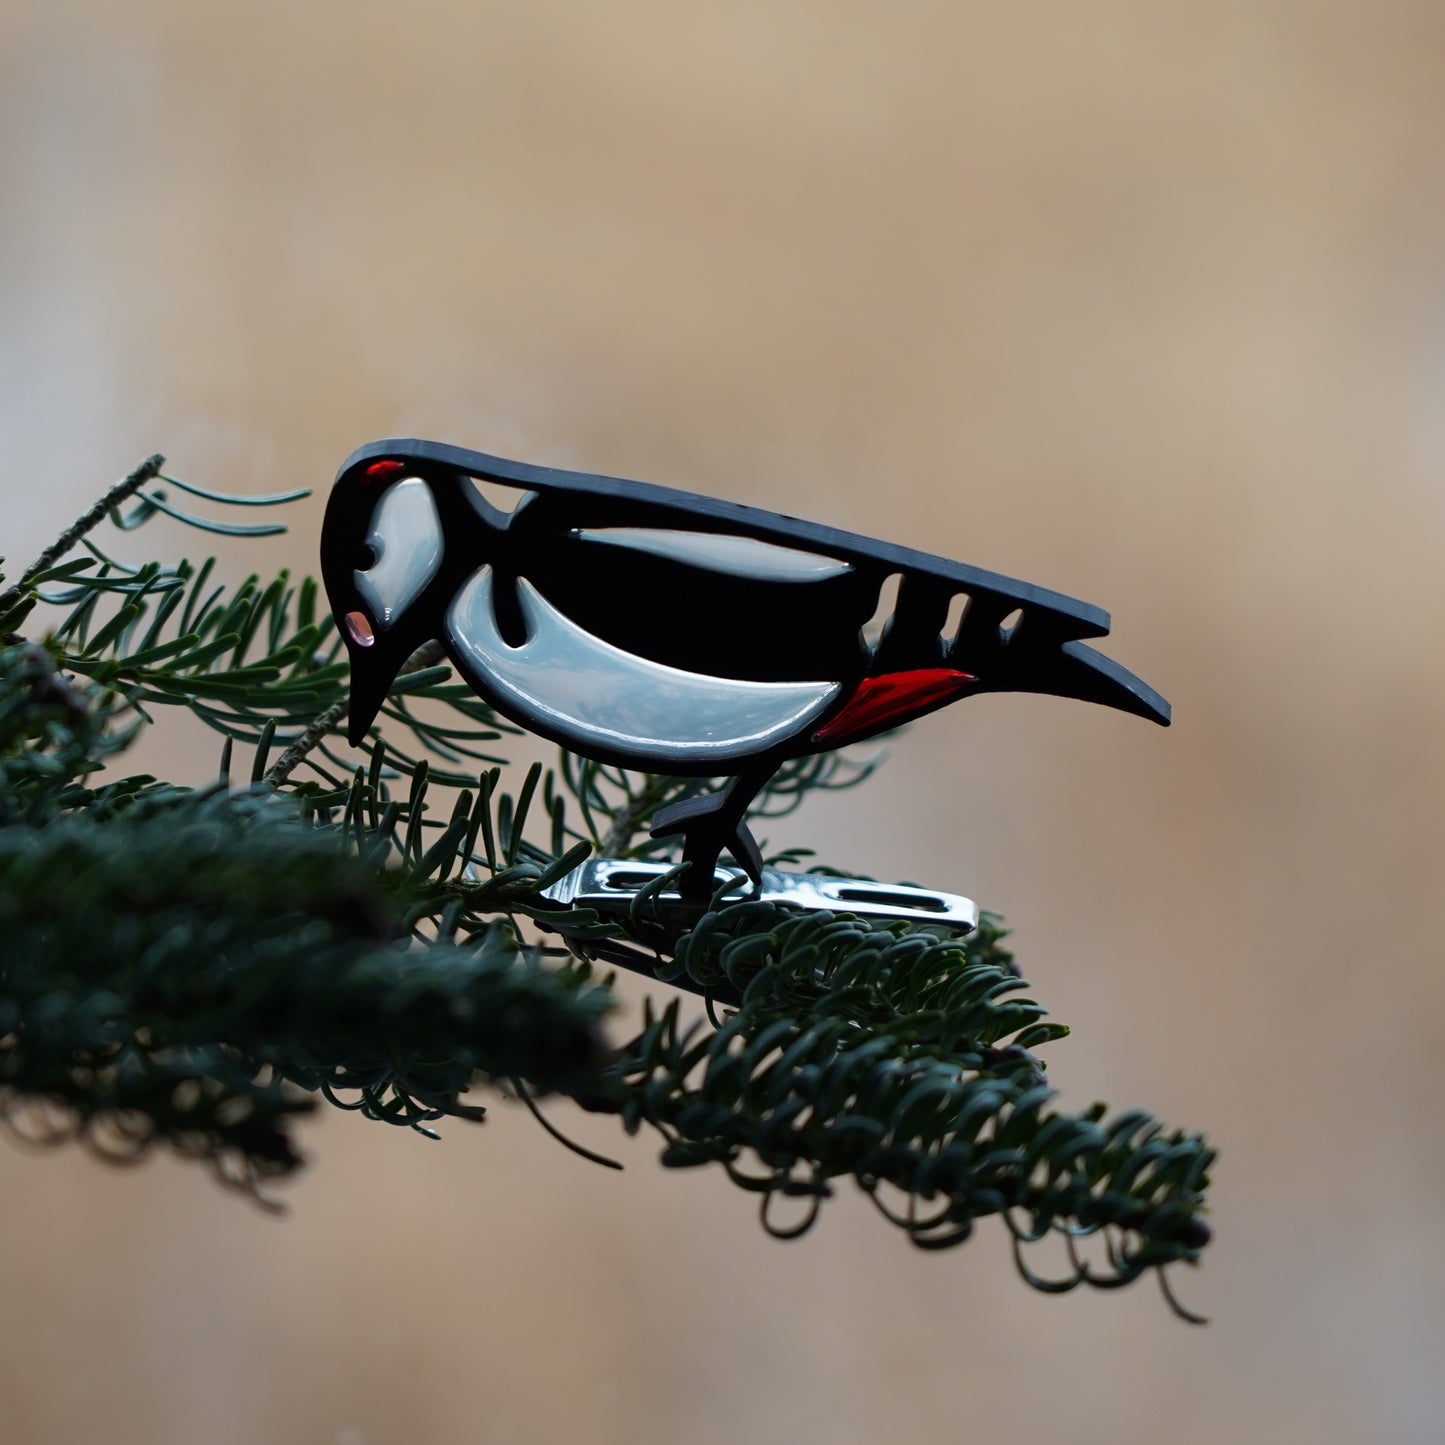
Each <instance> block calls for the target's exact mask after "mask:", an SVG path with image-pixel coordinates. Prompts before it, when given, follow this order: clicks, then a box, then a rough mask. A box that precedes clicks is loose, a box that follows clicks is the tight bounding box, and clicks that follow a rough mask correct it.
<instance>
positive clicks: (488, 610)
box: [446, 567, 838, 765]
mask: <svg viewBox="0 0 1445 1445" xmlns="http://www.w3.org/2000/svg"><path fill="white" fill-rule="evenodd" d="M517 593H518V598H519V600H520V602H521V606H522V615H523V618H524V620H525V622H526V625H527V640H526V642H524V643H523V644H522V645H521V646H520V647H509V646H508V645H507V644H506V642H505V641H503V639H502V636H501V633H500V632H498V630H497V620H496V614H495V612H494V610H493V607H492V571H491V568H490V567H482V568H480V569H479V570H478V571H476V572H474V573H473V574H472V575H471V577H469V578H468V579H467V581H466V583H465V585H464V586H463V587H462V589H461V591H459V592H458V593H457V596H456V599H455V600H454V601H453V603H452V605H451V607H450V608H449V609H448V611H447V622H446V625H447V631H448V632H449V634H450V636H451V640H452V643H453V645H454V646H455V647H456V649H457V652H458V654H459V656H460V657H461V658H463V659H465V660H466V661H467V662H468V663H470V665H471V667H472V668H473V669H474V670H475V672H476V673H477V675H478V676H480V677H484V678H485V679H486V681H487V683H488V684H489V685H490V687H491V688H492V689H494V690H495V691H496V692H497V693H498V694H500V696H501V697H502V698H504V699H506V700H507V701H508V702H510V703H512V704H514V705H516V706H517V707H519V708H521V709H522V710H523V711H524V712H527V713H531V714H534V715H536V716H537V717H538V719H539V721H542V722H544V723H545V724H546V725H547V726H549V727H550V728H551V730H552V731H554V732H555V733H556V734H558V735H559V736H562V737H564V738H565V739H566V740H567V741H568V742H569V743H571V744H572V745H573V746H575V747H577V748H578V749H579V750H581V751H584V752H585V751H586V750H587V748H588V747H589V746H595V747H600V748H609V747H610V748H618V749H625V750H627V751H628V752H637V753H641V754H644V755H646V756H648V757H649V758H651V759H654V760H655V761H656V762H657V763H658V764H660V765H661V764H665V763H667V762H689V763H695V762H701V761H712V760H714V759H715V760H717V761H718V762H719V763H721V762H723V761H725V760H726V759H729V758H734V757H741V756H747V755H749V754H751V753H754V752H758V751H761V750H762V749H764V748H767V747H770V746H772V745H773V744H775V743H780V742H782V741H784V740H785V739H786V738H789V737H791V736H793V734H794V733H796V732H798V731H800V730H801V729H803V728H804V727H806V726H807V725H808V724H809V723H810V722H811V721H812V720H813V719H814V718H815V717H817V716H818V714H819V713H821V712H822V711H823V709H824V708H826V707H827V706H828V704H829V703H830V702H832V700H833V698H834V697H835V696H836V694H837V692H838V684H837V683H836V682H745V681H738V680H736V679H733V678H724V677H708V676H706V675H704V674H702V673H695V672H685V671H683V670H682V669H681V668H676V667H668V666H665V665H664V664H662V663H659V662H652V661H650V660H649V659H647V658H645V657H637V656H635V655H634V654H633V653H630V652H624V651H623V650H622V649H621V648H620V647H614V646H612V644H611V643H608V642H604V641H602V639H601V638H598V637H593V636H592V634H591V633H589V632H586V631H584V630H583V629H582V628H580V627H579V626H577V624H576V623H575V622H573V621H571V620H570V619H569V618H567V617H564V616H563V615H562V613H560V612H558V611H557V609H556V608H555V607H553V606H552V605H551V604H550V603H549V602H548V601H547V600H546V599H545V598H544V597H543V596H542V595H541V593H540V592H538V591H537V589H536V588H535V587H533V586H532V584H531V583H530V582H528V581H527V580H526V579H525V578H519V579H518V582H517Z"/></svg>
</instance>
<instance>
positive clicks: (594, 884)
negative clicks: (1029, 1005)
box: [543, 858, 978, 934]
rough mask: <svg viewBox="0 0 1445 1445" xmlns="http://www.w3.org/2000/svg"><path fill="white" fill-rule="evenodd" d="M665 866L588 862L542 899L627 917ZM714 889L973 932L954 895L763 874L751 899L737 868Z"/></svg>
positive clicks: (671, 903) (676, 901) (970, 908)
mask: <svg viewBox="0 0 1445 1445" xmlns="http://www.w3.org/2000/svg"><path fill="white" fill-rule="evenodd" d="M671 866H672V865H670V864H667V863H639V862H633V861H629V860H628V859H625V858H589V859H588V860H587V861H586V862H585V863H583V864H582V865H581V866H580V867H577V868H574V869H573V870H572V871H571V872H570V873H568V874H567V875H566V876H565V877H563V878H560V879H558V881H557V882H556V883H554V884H553V885H552V886H551V887H550V888H548V889H547V890H546V892H545V893H544V894H543V897H545V898H550V899H551V900H552V901H553V902H554V903H560V904H562V905H564V906H570V907H577V908H595V909H596V910H597V911H598V913H601V914H611V915H612V916H614V917H616V916H618V915H623V914H626V913H627V912H628V911H629V910H630V909H631V907H632V905H633V903H634V902H635V901H636V899H637V895H638V894H639V893H640V892H641V891H642V889H644V888H646V887H647V885H648V884H649V883H656V881H657V880H658V879H659V878H661V877H662V876H663V874H665V873H667V872H668V871H669V869H670V868H671ZM713 879H714V883H715V885H716V888H723V887H724V886H725V885H727V884H732V885H733V888H734V890H735V892H733V893H732V894H730V895H728V896H725V897H724V899H723V901H724V902H725V903H727V902H742V901H743V900H744V899H752V898H756V899H758V900H760V901H762V902H764V903H780V904H783V905H784V906H785V907H788V908H803V909H807V910H809V911H810V912H818V911H820V910H823V909H827V910H829V911H830V912H834V913H856V914H857V915H858V916H859V917H862V918H882V919H889V920H891V921H894V922H902V923H934V924H938V925H940V926H942V927H943V928H946V929H948V931H949V932H950V933H959V934H963V933H972V932H973V930H974V929H975V928H977V927H978V905H977V904H976V903H974V901H973V900H972V899H971V898H964V897H962V896H960V895H959V894H957V893H940V892H938V891H937V890H936V889H932V888H913V887H910V886H908V885H906V884H901V883H870V882H868V881H867V880H866V879H862V878H830V877H827V876H825V875H823V874H821V873H783V872H780V871H779V870H778V869H776V868H764V869H763V874H762V885H761V888H760V889H759V890H758V891H757V892H756V893H753V892H751V891H750V890H749V888H748V886H747V885H748V883H749V881H750V880H749V878H748V875H747V874H746V873H744V872H743V870H742V869H741V868H722V867H720V868H718V869H717V870H716V872H715V873H714V874H713ZM656 902H657V903H658V904H660V905H661V906H662V907H664V908H667V909H670V910H675V909H677V908H678V907H679V906H680V905H681V903H682V899H681V897H680V896H679V894H678V891H677V889H676V888H666V889H663V890H662V891H661V892H659V893H658V894H657V895H656Z"/></svg>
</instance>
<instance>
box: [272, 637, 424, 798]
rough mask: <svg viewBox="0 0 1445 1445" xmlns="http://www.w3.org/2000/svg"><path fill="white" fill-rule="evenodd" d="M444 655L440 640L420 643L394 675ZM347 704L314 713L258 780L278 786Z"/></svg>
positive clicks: (342, 702) (342, 701)
mask: <svg viewBox="0 0 1445 1445" xmlns="http://www.w3.org/2000/svg"><path fill="white" fill-rule="evenodd" d="M445 656H446V652H445V649H444V648H443V647H442V645H441V643H439V642H424V643H422V645H421V646H420V647H418V648H417V650H416V651H415V652H413V653H412V655H411V656H410V657H409V658H407V660H406V664H405V666H404V667H403V668H402V670H401V673H400V674H398V675H399V676H403V677H404V676H405V675H406V674H407V673H409V672H420V671H421V670H422V668H424V667H431V666H433V665H434V664H435V663H438V662H440V661H441V660H442V658H443V657H445ZM349 705H350V700H349V699H348V698H344V697H339V698H337V699H336V701H335V702H334V703H332V704H331V706H330V707H329V708H327V709H326V711H325V712H322V713H318V714H317V715H316V717H315V718H313V719H312V722H311V726H310V727H308V728H307V729H306V731H305V732H304V733H302V734H301V736H300V737H299V738H297V739H296V741H295V742H294V743H292V744H291V746H290V747H289V748H287V749H286V751H285V752H284V753H282V754H281V756H280V757H279V758H277V759H276V761H275V762H274V763H272V764H271V766H270V767H269V768H267V769H266V772H265V774H264V775H263V776H262V778H261V781H262V782H263V783H266V784H268V785H269V786H271V787H273V788H279V787H280V786H281V784H282V783H284V782H285V781H286V779H287V778H289V777H290V776H291V774H292V773H293V772H294V771H295V770H296V765H297V763H299V762H300V761H301V760H302V759H303V758H304V757H305V756H306V755H307V753H309V752H311V751H312V749H313V748H315V747H316V746H317V744H318V743H320V741H321V739H322V738H324V737H325V736H326V734H327V733H329V732H330V731H331V729H332V728H334V727H335V726H336V724H337V723H339V722H340V721H341V720H342V718H344V717H345V716H346V713H347V708H348V707H349Z"/></svg>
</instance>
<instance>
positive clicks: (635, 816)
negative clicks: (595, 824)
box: [598, 782, 667, 857]
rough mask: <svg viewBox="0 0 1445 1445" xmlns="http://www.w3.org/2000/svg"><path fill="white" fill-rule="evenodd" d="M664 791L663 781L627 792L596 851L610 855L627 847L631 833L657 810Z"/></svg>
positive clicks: (664, 784)
mask: <svg viewBox="0 0 1445 1445" xmlns="http://www.w3.org/2000/svg"><path fill="white" fill-rule="evenodd" d="M666 791H667V785H666V783H665V782H664V783H663V784H662V785H660V786H659V785H658V784H656V783H653V784H652V785H651V786H650V787H647V788H644V789H643V790H642V791H641V792H640V793H634V794H629V795H628V799H627V802H626V803H625V804H624V805H623V806H622V807H621V808H620V809H619V810H618V811H617V813H616V815H615V816H614V817H613V819H612V826H611V827H610V828H609V829H608V830H607V836H606V837H605V838H603V840H602V842H601V844H600V845H599V847H598V852H599V853H600V854H602V856H603V857H611V856H613V855H614V854H616V853H618V852H620V851H621V850H622V849H623V848H626V847H628V846H629V845H630V844H631V842H632V835H633V834H634V833H636V832H637V830H638V828H639V827H641V825H642V823H643V820H644V819H646V818H648V817H650V816H651V815H652V814H653V813H655V812H656V811H657V805H658V802H659V801H660V799H661V797H662V796H663V795H665V793H666Z"/></svg>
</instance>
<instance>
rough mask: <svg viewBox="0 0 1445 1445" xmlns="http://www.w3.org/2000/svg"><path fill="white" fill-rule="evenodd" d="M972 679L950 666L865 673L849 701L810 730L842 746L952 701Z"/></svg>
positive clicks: (817, 738)
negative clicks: (876, 674)
mask: <svg viewBox="0 0 1445 1445" xmlns="http://www.w3.org/2000/svg"><path fill="white" fill-rule="evenodd" d="M972 681H974V677H973V674H972V673H971V672H959V671H957V670H956V669H955V668H952V667H920V668H916V669H915V670H913V671H911V672H885V673H884V674H883V675H882V676H881V677H865V678H864V679H863V681H862V682H860V683H859V684H858V686H857V687H855V688H854V689H853V692H852V694H851V696H850V697H849V698H848V701H847V702H845V703H844V704H843V706H842V708H841V709H840V710H839V711H838V712H836V713H834V714H833V716H832V717H830V718H829V719H828V721H827V722H825V723H824V724H823V726H822V727H820V728H819V729H818V730H817V732H815V733H814V734H813V740H814V741H815V742H820V743H828V744H830V745H831V746H832V747H835V748H837V747H842V746H843V744H844V743H850V742H852V741H853V740H854V739H855V738H861V737H864V736H866V735H867V734H869V733H876V732H882V731H883V729H884V728H887V727H892V726H895V725H896V724H898V723H904V722H907V721H908V719H909V718H911V717H917V716H918V714H919V713H922V712H927V711H928V710H929V709H930V708H933V707H939V706H941V705H942V704H943V703H946V702H952V701H953V699H954V698H956V697H957V696H959V694H960V693H962V692H964V691H965V690H966V689H967V687H968V685H969V683H971V682H972Z"/></svg>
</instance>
